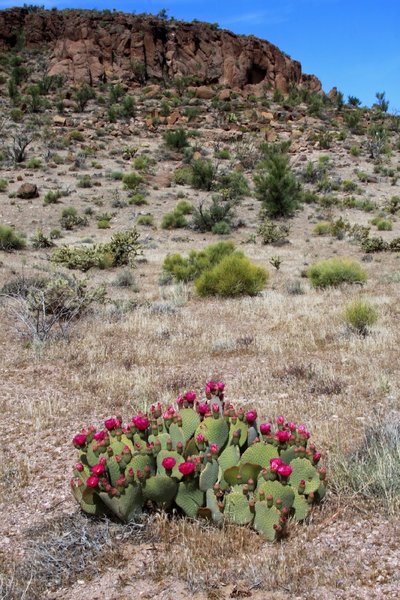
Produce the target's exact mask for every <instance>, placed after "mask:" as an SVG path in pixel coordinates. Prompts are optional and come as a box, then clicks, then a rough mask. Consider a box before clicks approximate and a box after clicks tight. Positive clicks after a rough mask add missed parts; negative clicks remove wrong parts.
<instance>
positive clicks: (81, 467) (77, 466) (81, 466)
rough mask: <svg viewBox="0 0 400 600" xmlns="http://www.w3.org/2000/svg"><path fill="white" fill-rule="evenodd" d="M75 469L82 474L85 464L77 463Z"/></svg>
mask: <svg viewBox="0 0 400 600" xmlns="http://www.w3.org/2000/svg"><path fill="white" fill-rule="evenodd" d="M75 469H76V470H77V471H79V473H82V471H83V464H82V463H76V465H75Z"/></svg>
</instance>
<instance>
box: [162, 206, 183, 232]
mask: <svg viewBox="0 0 400 600" xmlns="http://www.w3.org/2000/svg"><path fill="white" fill-rule="evenodd" d="M187 225H188V221H187V219H186V217H185V215H184V214H182V213H181V212H180V211H179V210H176V209H175V210H173V211H171V212H168V213H166V214H165V215H164V216H163V218H162V220H161V229H181V228H182V227H187Z"/></svg>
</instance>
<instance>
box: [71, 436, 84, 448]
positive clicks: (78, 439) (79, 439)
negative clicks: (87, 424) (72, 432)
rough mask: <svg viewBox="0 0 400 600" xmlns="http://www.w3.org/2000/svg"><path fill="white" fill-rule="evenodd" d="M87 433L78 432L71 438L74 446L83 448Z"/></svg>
mask: <svg viewBox="0 0 400 600" xmlns="http://www.w3.org/2000/svg"><path fill="white" fill-rule="evenodd" d="M86 441H87V435H86V434H85V433H78V434H77V435H76V436H75V437H74V438H73V440H72V443H73V444H74V446H75V448H83V447H84V446H86Z"/></svg>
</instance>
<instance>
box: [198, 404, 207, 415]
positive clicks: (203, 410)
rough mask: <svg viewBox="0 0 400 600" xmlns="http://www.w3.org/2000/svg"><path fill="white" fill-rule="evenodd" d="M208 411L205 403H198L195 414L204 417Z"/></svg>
mask: <svg viewBox="0 0 400 600" xmlns="http://www.w3.org/2000/svg"><path fill="white" fill-rule="evenodd" d="M208 411H209V407H208V404H207V402H200V403H199V404H198V405H197V412H198V413H199V415H206V414H207V413H208Z"/></svg>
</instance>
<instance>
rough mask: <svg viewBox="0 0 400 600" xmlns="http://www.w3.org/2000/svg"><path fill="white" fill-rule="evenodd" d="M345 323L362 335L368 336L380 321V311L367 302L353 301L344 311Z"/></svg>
mask: <svg viewBox="0 0 400 600" xmlns="http://www.w3.org/2000/svg"><path fill="white" fill-rule="evenodd" d="M343 319H344V321H345V323H346V324H347V325H348V326H349V327H350V328H351V329H352V330H354V331H356V332H357V333H359V334H360V335H364V336H365V335H366V334H367V333H368V330H369V328H370V327H372V325H375V323H376V322H377V320H378V311H377V310H376V308H375V307H374V306H373V305H372V304H371V303H370V302H368V301H367V300H353V301H352V302H350V303H349V304H348V305H347V306H346V307H345V309H344V311H343Z"/></svg>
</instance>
